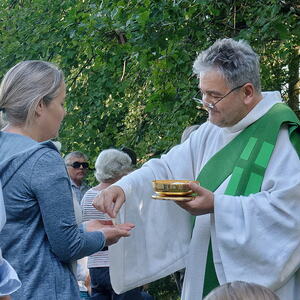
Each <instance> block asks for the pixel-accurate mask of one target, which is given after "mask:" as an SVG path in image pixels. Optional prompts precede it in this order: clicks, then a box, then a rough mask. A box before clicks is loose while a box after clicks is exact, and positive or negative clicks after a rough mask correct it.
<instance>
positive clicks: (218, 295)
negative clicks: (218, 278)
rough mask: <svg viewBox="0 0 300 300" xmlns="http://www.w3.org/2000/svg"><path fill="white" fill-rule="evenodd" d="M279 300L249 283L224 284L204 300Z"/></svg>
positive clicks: (260, 287) (268, 291) (262, 288)
mask: <svg viewBox="0 0 300 300" xmlns="http://www.w3.org/2000/svg"><path fill="white" fill-rule="evenodd" d="M259 299H264V300H280V299H279V297H278V296H277V295H276V294H274V293H273V292H272V291H271V290H270V289H268V288H266V287H264V286H261V285H258V284H255V283H250V282H244V281H234V282H229V283H225V284H223V285H221V286H219V287H217V288H215V289H214V290H213V291H212V292H210V293H209V294H208V295H207V296H206V297H205V298H204V300H259Z"/></svg>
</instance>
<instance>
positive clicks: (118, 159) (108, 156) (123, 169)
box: [95, 149, 132, 182]
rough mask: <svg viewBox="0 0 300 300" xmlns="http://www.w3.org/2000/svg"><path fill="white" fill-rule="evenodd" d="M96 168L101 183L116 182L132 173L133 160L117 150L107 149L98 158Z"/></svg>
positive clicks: (96, 174)
mask: <svg viewBox="0 0 300 300" xmlns="http://www.w3.org/2000/svg"><path fill="white" fill-rule="evenodd" d="M95 168H96V171H95V176H96V178H97V180H98V181H99V182H108V181H111V180H116V179H119V178H121V177H122V176H124V175H127V174H128V173H129V172H131V171H132V164H131V158H130V157H129V155H128V154H126V153H124V152H122V151H119V150H117V149H106V150H103V151H101V152H100V154H99V156H98V157H97V160H96V163H95Z"/></svg>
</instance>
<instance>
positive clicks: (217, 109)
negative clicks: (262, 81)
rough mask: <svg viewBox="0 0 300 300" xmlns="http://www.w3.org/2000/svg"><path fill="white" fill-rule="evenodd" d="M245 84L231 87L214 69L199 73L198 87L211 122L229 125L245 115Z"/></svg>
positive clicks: (246, 108) (222, 125)
mask: <svg viewBox="0 0 300 300" xmlns="http://www.w3.org/2000/svg"><path fill="white" fill-rule="evenodd" d="M245 85H246V84H245ZM245 85H241V86H234V87H233V88H232V87H231V86H229V85H228V83H227V81H226V80H225V78H224V77H223V76H222V74H221V73H220V72H219V71H216V70H210V71H206V72H204V73H201V74H200V81H199V89H200V91H201V97H202V101H203V105H204V107H205V108H206V109H207V111H208V113H209V121H210V122H211V123H213V124H215V125H217V126H219V127H231V126H233V125H234V124H236V123H238V122H239V121H240V120H241V119H243V118H244V117H245V116H246V115H247V113H248V112H249V109H248V107H247V105H246V103H245V98H246V95H245V91H244V87H245Z"/></svg>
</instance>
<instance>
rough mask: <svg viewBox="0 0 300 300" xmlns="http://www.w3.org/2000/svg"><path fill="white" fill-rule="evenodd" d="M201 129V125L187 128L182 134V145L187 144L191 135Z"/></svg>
mask: <svg viewBox="0 0 300 300" xmlns="http://www.w3.org/2000/svg"><path fill="white" fill-rule="evenodd" d="M199 127H200V125H199V124H195V125H192V126H189V127H186V128H185V129H184V130H183V132H182V135H181V140H180V143H183V142H185V141H186V140H187V139H188V138H189V137H190V135H191V133H192V132H193V131H195V130H197V129H198V128H199Z"/></svg>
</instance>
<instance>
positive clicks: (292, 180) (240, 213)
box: [215, 129, 300, 290]
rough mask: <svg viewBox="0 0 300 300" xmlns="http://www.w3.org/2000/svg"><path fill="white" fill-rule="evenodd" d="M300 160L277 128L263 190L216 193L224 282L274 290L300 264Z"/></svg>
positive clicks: (218, 242)
mask: <svg viewBox="0 0 300 300" xmlns="http://www.w3.org/2000/svg"><path fill="white" fill-rule="evenodd" d="M299 216H300V161H299V157H298V155H297V153H296V151H295V149H294V148H293V147H292V145H291V143H290V141H289V137H288V133H287V130H286V129H282V130H281V131H280V134H279V136H278V140H277V144H276V146H275V149H274V152H273V154H272V157H271V160H270V162H269V165H268V167H267V170H266V173H265V177H264V181H263V185H262V190H261V192H259V193H257V194H250V195H249V196H247V197H245V196H239V197H234V196H226V195H222V194H221V193H220V192H218V191H217V192H216V195H215V225H216V237H217V244H218V248H219V251H220V256H221V260H222V264H223V267H224V271H225V276H226V281H228V282H229V281H234V280H243V281H250V282H257V283H260V284H262V285H265V286H267V287H270V288H272V289H273V290H277V289H279V288H280V287H281V286H282V285H284V284H285V282H287V281H288V280H289V279H290V278H291V276H293V274H294V273H295V272H296V270H297V269H299V266H300V217H299Z"/></svg>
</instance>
